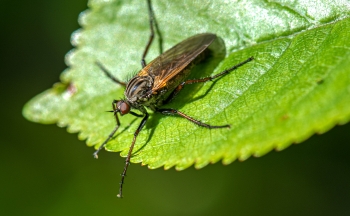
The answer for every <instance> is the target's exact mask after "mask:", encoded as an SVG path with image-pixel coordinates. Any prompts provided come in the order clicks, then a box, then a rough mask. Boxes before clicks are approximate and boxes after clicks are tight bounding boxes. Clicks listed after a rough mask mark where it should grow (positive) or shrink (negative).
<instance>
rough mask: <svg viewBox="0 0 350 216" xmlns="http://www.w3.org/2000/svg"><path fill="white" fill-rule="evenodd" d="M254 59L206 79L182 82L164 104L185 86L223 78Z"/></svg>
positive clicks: (251, 58)
mask: <svg viewBox="0 0 350 216" xmlns="http://www.w3.org/2000/svg"><path fill="white" fill-rule="evenodd" d="M253 59H254V57H250V58H248V59H247V60H245V61H243V62H240V63H238V64H236V65H235V66H233V67H231V68H229V69H226V70H224V71H222V72H220V73H218V74H216V75H214V76H209V77H205V78H201V79H193V80H187V81H184V82H182V83H181V84H180V85H178V86H177V87H176V88H175V90H174V91H173V92H172V93H171V94H170V95H169V97H168V98H167V99H166V100H165V102H164V104H166V103H168V102H170V101H171V100H172V99H173V98H174V97H175V96H176V95H177V94H178V93H179V92H180V91H181V90H182V88H183V87H184V85H188V84H193V83H200V82H207V81H210V80H213V79H215V78H218V77H221V76H224V75H226V74H228V73H230V72H231V71H233V70H235V69H237V68H239V67H241V66H242V65H244V64H246V63H248V62H250V61H252V60H253Z"/></svg>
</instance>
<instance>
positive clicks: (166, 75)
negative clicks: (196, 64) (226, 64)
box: [138, 33, 216, 91]
mask: <svg viewBox="0 0 350 216" xmlns="http://www.w3.org/2000/svg"><path fill="white" fill-rule="evenodd" d="M215 38H216V35H215V34H210V33H204V34H198V35H194V36H192V37H190V38H188V39H186V40H184V41H182V42H180V43H178V44H177V45H175V46H174V47H172V48H170V49H169V50H167V51H165V52H164V53H163V54H161V55H160V56H158V57H157V58H155V59H154V60H153V61H152V62H150V63H149V64H148V65H147V66H146V67H144V68H143V69H142V70H141V71H140V73H138V76H145V75H151V76H152V77H154V83H153V88H152V90H153V91H157V90H158V89H161V88H163V87H164V86H166V83H167V82H168V80H170V79H171V78H173V77H174V76H176V75H177V74H178V73H180V72H181V71H182V70H183V69H184V68H185V67H186V66H187V65H188V64H190V63H191V62H192V61H193V60H194V59H195V58H196V57H197V56H198V55H199V54H200V53H202V52H203V51H204V50H205V49H206V48H207V47H208V46H209V45H210V44H211V43H212V42H213V41H214V40H215Z"/></svg>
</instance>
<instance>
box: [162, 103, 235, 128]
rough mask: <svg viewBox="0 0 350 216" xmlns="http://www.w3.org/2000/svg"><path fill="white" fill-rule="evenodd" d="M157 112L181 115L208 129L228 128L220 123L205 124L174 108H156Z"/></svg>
mask: <svg viewBox="0 0 350 216" xmlns="http://www.w3.org/2000/svg"><path fill="white" fill-rule="evenodd" d="M156 111H157V112H160V113H162V114H164V115H178V116H181V117H183V118H185V119H187V120H189V121H191V122H193V123H195V124H196V125H199V126H202V127H206V128H209V129H213V128H229V127H230V125H220V126H214V125H208V124H205V123H202V122H200V121H198V120H196V119H194V118H192V117H190V116H188V115H186V114H184V113H182V112H180V111H178V110H176V109H171V108H165V109H157V110H156Z"/></svg>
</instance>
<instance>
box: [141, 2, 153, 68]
mask: <svg viewBox="0 0 350 216" xmlns="http://www.w3.org/2000/svg"><path fill="white" fill-rule="evenodd" d="M147 5H148V15H149V25H150V29H151V34H150V36H149V39H148V42H147V45H146V48H145V51H144V52H143V54H142V59H141V65H142V68H144V67H146V61H145V58H146V55H147V53H148V49H149V47H150V46H151V44H152V41H153V38H154V29H153V28H154V24H153V23H154V14H153V9H152V4H151V0H147Z"/></svg>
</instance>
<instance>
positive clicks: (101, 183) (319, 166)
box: [0, 0, 350, 215]
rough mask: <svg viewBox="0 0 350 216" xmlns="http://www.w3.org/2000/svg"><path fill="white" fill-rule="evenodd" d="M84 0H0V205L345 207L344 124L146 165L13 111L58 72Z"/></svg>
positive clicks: (35, 210) (342, 210)
mask: <svg viewBox="0 0 350 216" xmlns="http://www.w3.org/2000/svg"><path fill="white" fill-rule="evenodd" d="M86 8H87V6H86V0H75V1H68V0H51V1H43V0H32V1H10V0H3V1H2V4H1V7H0V16H1V18H0V23H1V25H0V27H1V37H2V40H1V42H2V43H1V44H2V45H1V53H2V55H1V73H2V74H1V79H0V80H1V112H0V113H1V130H0V133H1V146H2V154H1V163H0V164H1V165H0V167H1V170H0V171H1V178H0V183H1V190H0V191H1V192H0V195H1V196H0V209H1V210H0V211H1V215H121V214H129V215H136V214H142V215H180V214H182V215H214V214H215V215H350V168H349V166H350V157H349V156H348V155H349V152H350V147H349V146H350V145H349V144H350V133H349V132H350V124H347V125H345V126H336V127H335V128H334V129H332V130H331V131H329V132H328V133H326V134H324V135H315V136H313V137H311V138H310V139H309V140H307V141H305V142H304V143H302V144H300V145H292V146H291V147H289V148H288V149H286V150H284V151H282V152H275V151H273V152H271V153H269V154H267V155H266V156H263V157H261V158H250V159H248V160H247V161H245V162H234V163H232V164H230V165H228V166H224V165H222V164H221V163H217V164H214V165H209V166H207V167H205V168H203V169H201V170H195V169H194V168H193V167H191V168H189V169H187V170H185V171H182V172H177V171H175V170H174V169H171V170H169V171H164V170H163V169H161V168H160V169H157V170H148V169H147V168H146V167H141V166H140V165H139V164H132V165H131V167H130V170H129V172H128V177H127V182H126V184H125V191H124V196H125V198H124V199H117V198H116V194H117V193H118V183H119V178H120V177H119V173H120V172H121V168H122V166H123V163H124V159H123V158H121V157H120V156H119V154H118V153H106V152H102V153H101V154H100V158H99V160H94V159H93V157H92V153H93V149H92V148H89V147H86V145H85V143H84V142H82V141H78V139H77V135H76V134H69V133H67V132H66V130H65V129H64V128H59V127H57V126H55V125H40V124H35V123H32V122H29V121H27V120H25V119H24V118H23V117H22V114H21V112H22V107H23V105H24V104H25V103H26V102H27V101H28V100H29V99H30V98H32V97H33V96H35V95H36V94H38V93H40V92H42V91H44V90H46V89H48V88H50V87H51V86H52V84H53V83H55V82H58V81H59V79H58V77H59V75H60V73H61V72H62V71H63V70H64V69H65V68H66V66H65V64H64V55H65V54H66V53H67V52H68V51H69V50H70V49H72V46H71V45H70V34H71V33H72V32H73V31H74V30H76V29H78V28H79V25H78V23H77V18H78V15H79V13H80V12H81V11H83V10H85V9H86Z"/></svg>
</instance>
